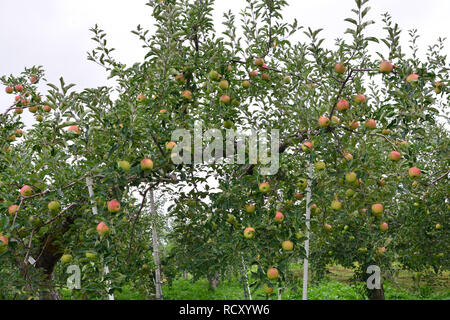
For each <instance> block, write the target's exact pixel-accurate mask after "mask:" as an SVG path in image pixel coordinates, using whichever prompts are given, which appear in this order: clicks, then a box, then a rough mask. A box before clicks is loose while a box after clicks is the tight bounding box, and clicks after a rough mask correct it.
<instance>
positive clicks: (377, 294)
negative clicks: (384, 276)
mask: <svg viewBox="0 0 450 320" xmlns="http://www.w3.org/2000/svg"><path fill="white" fill-rule="evenodd" d="M367 290H368V292H369V299H370V300H385V298H384V289H383V284H381V288H380V289H373V290H369V289H367Z"/></svg>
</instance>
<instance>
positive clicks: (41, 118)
mask: <svg viewBox="0 0 450 320" xmlns="http://www.w3.org/2000/svg"><path fill="white" fill-rule="evenodd" d="M36 121H38V122H42V121H44V117H43V116H42V115H40V114H38V115H37V116H36Z"/></svg>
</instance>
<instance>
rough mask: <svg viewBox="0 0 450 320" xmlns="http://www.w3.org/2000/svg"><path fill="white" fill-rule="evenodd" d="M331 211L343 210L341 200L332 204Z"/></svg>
mask: <svg viewBox="0 0 450 320" xmlns="http://www.w3.org/2000/svg"><path fill="white" fill-rule="evenodd" d="M331 209H333V210H335V211H338V210H341V209H342V203H341V202H340V201H339V200H334V201H332V202H331Z"/></svg>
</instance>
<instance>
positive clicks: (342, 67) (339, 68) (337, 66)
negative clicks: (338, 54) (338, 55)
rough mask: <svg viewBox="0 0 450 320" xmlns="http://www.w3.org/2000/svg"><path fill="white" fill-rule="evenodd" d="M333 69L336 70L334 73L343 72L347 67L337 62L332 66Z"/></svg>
mask: <svg viewBox="0 0 450 320" xmlns="http://www.w3.org/2000/svg"><path fill="white" fill-rule="evenodd" d="M334 71H336V73H339V74H343V73H345V71H347V67H346V66H344V65H343V64H342V63H338V64H336V66H335V67H334Z"/></svg>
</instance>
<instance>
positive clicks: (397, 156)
mask: <svg viewBox="0 0 450 320" xmlns="http://www.w3.org/2000/svg"><path fill="white" fill-rule="evenodd" d="M401 158H402V154H401V153H400V152H398V151H392V152H391V153H390V154H389V160H392V161H400V159H401Z"/></svg>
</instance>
